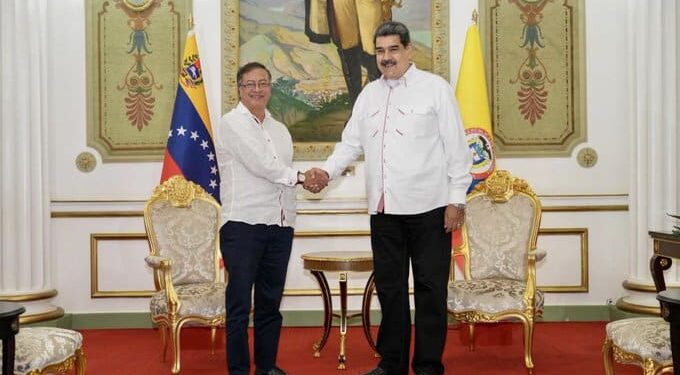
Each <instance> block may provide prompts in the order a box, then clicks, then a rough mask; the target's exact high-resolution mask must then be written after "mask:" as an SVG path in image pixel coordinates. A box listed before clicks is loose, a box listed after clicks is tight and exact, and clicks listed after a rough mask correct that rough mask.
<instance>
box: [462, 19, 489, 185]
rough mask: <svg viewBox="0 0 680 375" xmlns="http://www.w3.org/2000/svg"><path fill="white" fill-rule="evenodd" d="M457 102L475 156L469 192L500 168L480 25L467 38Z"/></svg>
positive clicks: (469, 31)
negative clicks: (497, 161) (497, 167)
mask: <svg viewBox="0 0 680 375" xmlns="http://www.w3.org/2000/svg"><path fill="white" fill-rule="evenodd" d="M456 100H457V101H458V105H459V107H460V114H461V117H462V118H463V125H464V127H465V136H466V138H467V143H468V147H469V148H470V152H471V153H472V183H471V184H470V188H469V189H468V192H469V191H470V190H472V189H473V188H474V187H475V185H477V184H478V183H479V182H480V181H482V180H484V179H486V178H487V177H489V175H490V174H491V173H493V171H494V169H495V168H496V156H495V151H494V145H493V135H492V134H493V132H492V131H491V114H490V111H489V99H488V95H487V92H486V77H485V74H484V57H483V56H482V45H481V42H480V38H479V28H478V27H477V24H476V23H473V24H472V25H471V26H470V27H469V28H468V30H467V34H466V35H465V47H464V48H463V57H462V59H461V64H460V70H459V71H458V83H457V84H456Z"/></svg>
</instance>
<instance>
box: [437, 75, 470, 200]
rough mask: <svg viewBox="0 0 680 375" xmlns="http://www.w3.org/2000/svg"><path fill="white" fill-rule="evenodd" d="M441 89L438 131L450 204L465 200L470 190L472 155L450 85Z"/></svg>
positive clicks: (445, 85) (446, 84)
mask: <svg viewBox="0 0 680 375" xmlns="http://www.w3.org/2000/svg"><path fill="white" fill-rule="evenodd" d="M442 86H443V87H442V89H441V90H440V100H439V103H440V107H439V112H438V114H437V117H438V120H437V121H438V122H439V134H440V135H441V138H442V142H443V144H444V154H445V155H446V163H447V172H448V177H449V204H455V203H462V204H464V203H465V196H466V194H467V189H468V187H469V186H470V183H471V182H472V175H471V174H470V170H471V168H472V155H471V154H470V150H469V148H468V146H467V140H466V138H465V130H464V128H463V120H462V119H461V116H460V110H459V109H458V104H457V102H456V99H455V98H454V96H453V89H452V88H451V85H449V84H448V83H445V84H444V85H442Z"/></svg>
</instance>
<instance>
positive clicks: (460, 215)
mask: <svg viewBox="0 0 680 375" xmlns="http://www.w3.org/2000/svg"><path fill="white" fill-rule="evenodd" d="M464 220H465V206H456V205H454V204H450V205H448V206H446V211H444V229H446V233H450V232H451V231H453V230H458V229H460V227H461V226H462V225H463V221H464Z"/></svg>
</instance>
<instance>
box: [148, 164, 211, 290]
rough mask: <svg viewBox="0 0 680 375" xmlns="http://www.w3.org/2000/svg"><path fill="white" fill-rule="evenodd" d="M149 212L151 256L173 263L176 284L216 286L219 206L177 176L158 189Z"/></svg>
mask: <svg viewBox="0 0 680 375" xmlns="http://www.w3.org/2000/svg"><path fill="white" fill-rule="evenodd" d="M145 209H146V211H147V215H145V220H146V221H147V223H146V224H147V229H148V231H147V232H148V234H149V242H150V243H151V253H152V255H156V256H160V257H164V258H168V259H170V261H171V264H172V281H173V284H174V285H175V286H179V285H185V284H194V283H206V282H216V281H217V279H218V277H219V276H218V267H217V264H218V258H217V257H218V256H219V252H218V250H217V249H218V248H219V243H217V241H218V240H219V235H218V231H219V220H220V209H219V205H218V204H217V202H215V200H214V199H213V198H212V197H211V196H210V195H209V194H207V193H206V192H205V191H203V189H202V188H201V187H200V186H198V185H196V184H194V183H192V182H189V181H186V180H185V179H184V178H182V177H180V176H175V177H172V178H171V179H169V180H168V181H166V183H164V184H161V185H159V186H158V187H156V189H155V190H154V194H153V197H152V198H151V199H150V200H149V201H148V203H147V207H146V208H145ZM156 282H157V285H158V284H160V283H161V280H160V279H159V278H158V277H157V278H156Z"/></svg>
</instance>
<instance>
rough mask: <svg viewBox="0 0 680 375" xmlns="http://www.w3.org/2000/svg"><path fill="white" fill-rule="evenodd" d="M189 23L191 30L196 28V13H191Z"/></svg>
mask: <svg viewBox="0 0 680 375" xmlns="http://www.w3.org/2000/svg"><path fill="white" fill-rule="evenodd" d="M187 23H188V24H189V30H191V29H193V28H194V15H193V14H192V13H189V18H188V19H187Z"/></svg>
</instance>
